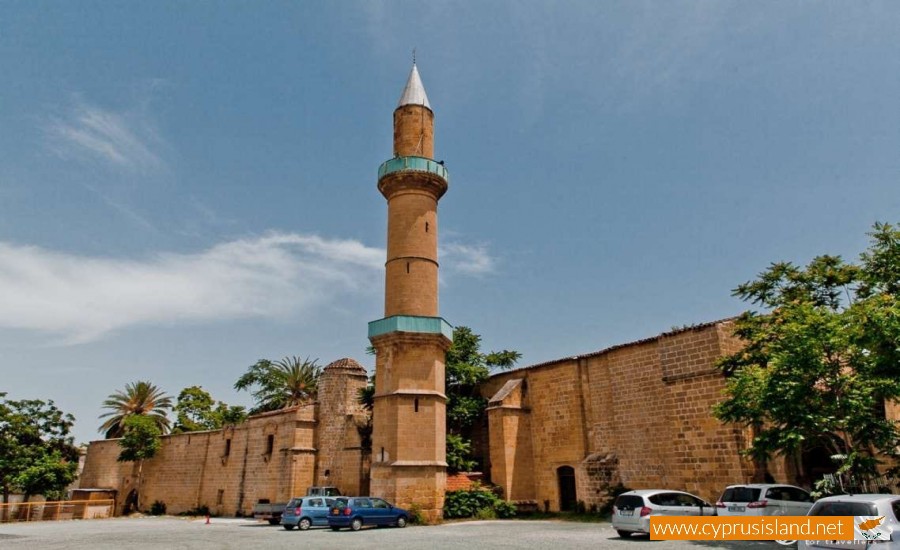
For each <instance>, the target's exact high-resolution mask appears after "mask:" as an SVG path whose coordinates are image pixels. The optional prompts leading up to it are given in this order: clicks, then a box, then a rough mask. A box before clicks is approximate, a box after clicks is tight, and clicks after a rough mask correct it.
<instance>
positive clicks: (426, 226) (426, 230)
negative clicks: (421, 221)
mask: <svg viewBox="0 0 900 550" xmlns="http://www.w3.org/2000/svg"><path fill="white" fill-rule="evenodd" d="M425 232H426V233H428V222H425Z"/></svg>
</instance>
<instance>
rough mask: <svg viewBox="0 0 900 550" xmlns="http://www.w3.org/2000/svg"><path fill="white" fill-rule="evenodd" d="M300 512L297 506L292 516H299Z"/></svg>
mask: <svg viewBox="0 0 900 550" xmlns="http://www.w3.org/2000/svg"><path fill="white" fill-rule="evenodd" d="M300 511H301V508H300V507H299V506H298V507H296V508H294V515H295V516H299V515H300Z"/></svg>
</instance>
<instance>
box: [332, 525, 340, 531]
mask: <svg viewBox="0 0 900 550" xmlns="http://www.w3.org/2000/svg"><path fill="white" fill-rule="evenodd" d="M331 530H332V531H340V530H341V528H340V527H334V526H332V527H331Z"/></svg>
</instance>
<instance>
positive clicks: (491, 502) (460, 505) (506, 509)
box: [444, 485, 516, 519]
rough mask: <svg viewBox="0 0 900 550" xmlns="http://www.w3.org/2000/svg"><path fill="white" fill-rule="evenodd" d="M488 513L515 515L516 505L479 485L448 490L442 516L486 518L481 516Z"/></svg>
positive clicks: (504, 516)
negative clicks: (459, 489)
mask: <svg viewBox="0 0 900 550" xmlns="http://www.w3.org/2000/svg"><path fill="white" fill-rule="evenodd" d="M488 514H491V515H493V516H494V517H499V518H510V517H513V516H515V515H516V507H515V506H514V505H513V504H510V503H508V502H506V501H504V500H503V499H501V498H500V497H498V496H497V495H496V494H494V492H492V491H491V490H490V489H486V488H484V487H481V486H480V485H473V486H472V487H471V488H470V489H463V490H461V491H450V492H449V493H447V496H446V498H445V500H444V517H445V518H448V519H449V518H471V517H479V518H481V519H488V518H487V517H483V516H486V515H488ZM490 519H493V517H492V518H490Z"/></svg>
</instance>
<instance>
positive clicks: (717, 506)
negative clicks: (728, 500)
mask: <svg viewBox="0 0 900 550" xmlns="http://www.w3.org/2000/svg"><path fill="white" fill-rule="evenodd" d="M716 508H725V503H724V502H722V501H721V500H719V501H717V502H716Z"/></svg>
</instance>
